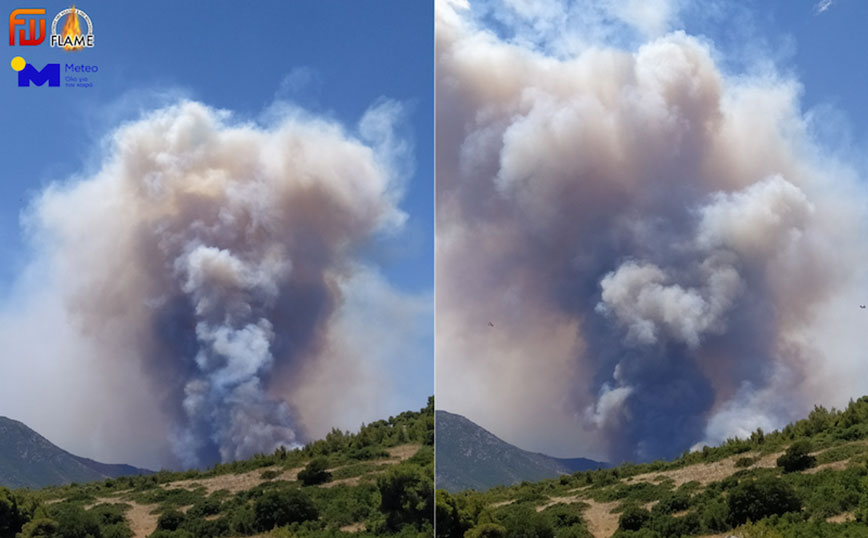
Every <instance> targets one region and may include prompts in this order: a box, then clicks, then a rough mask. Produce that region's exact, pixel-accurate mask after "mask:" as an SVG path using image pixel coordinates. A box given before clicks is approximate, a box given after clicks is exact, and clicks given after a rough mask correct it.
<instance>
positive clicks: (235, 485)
mask: <svg viewBox="0 0 868 538" xmlns="http://www.w3.org/2000/svg"><path fill="white" fill-rule="evenodd" d="M301 470H302V467H298V468H296V469H289V470H285V471H284V470H283V469H282V468H280V467H263V468H262V469H256V470H255V471H248V472H246V473H241V474H222V475H219V476H214V477H211V478H194V479H190V480H178V481H177V482H169V483H167V484H166V485H165V486H164V487H165V489H191V490H192V489H196V488H197V487H199V486H202V487H204V488H205V489H206V490H207V491H208V493H209V494H211V493H214V492H215V491H220V490H221V489H225V490H228V491H229V492H231V493H238V492H240V491H247V490H248V489H251V488H255V487H256V486H258V485H259V484H261V483H263V482H266V480H263V479H262V473H263V472H265V471H276V472H280V475H278V476H277V478H276V480H290V481H291V480H295V479H297V478H298V472H299V471H301ZM281 471H282V472H281Z"/></svg>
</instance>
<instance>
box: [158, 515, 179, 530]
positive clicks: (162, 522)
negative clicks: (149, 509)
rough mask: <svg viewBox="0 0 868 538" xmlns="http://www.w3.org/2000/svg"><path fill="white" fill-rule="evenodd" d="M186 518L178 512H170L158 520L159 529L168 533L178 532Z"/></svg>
mask: <svg viewBox="0 0 868 538" xmlns="http://www.w3.org/2000/svg"><path fill="white" fill-rule="evenodd" d="M185 519H186V516H184V514H182V513H181V512H179V511H177V510H169V511H168V512H166V513H164V514H163V515H161V516H160V519H158V520H157V528H158V529H161V530H166V531H174V530H178V527H180V526H181V524H183V523H184V520H185Z"/></svg>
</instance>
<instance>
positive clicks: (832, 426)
mask: <svg viewBox="0 0 868 538" xmlns="http://www.w3.org/2000/svg"><path fill="white" fill-rule="evenodd" d="M866 462H868V397H863V398H861V399H860V400H858V401H855V402H851V403H850V405H849V406H848V407H847V408H846V409H845V410H843V411H836V410H834V409H833V410H827V409H824V408H822V407H817V408H815V409H814V411H813V412H812V413H811V414H810V416H809V417H808V418H806V419H804V420H801V421H798V422H796V423H794V424H791V425H788V426H787V427H785V428H783V429H782V430H780V431H774V432H771V433H765V432H763V431H762V430H757V431H756V432H754V433H753V434H751V436H750V438H748V439H730V440H728V441H727V442H726V443H724V444H723V445H721V446H719V447H715V448H711V447H706V448H704V449H703V450H701V451H697V452H692V453H686V454H684V455H683V456H682V457H680V458H678V459H675V460H673V461H658V462H652V463H644V464H627V465H621V466H618V467H614V468H610V469H604V470H595V471H584V472H577V473H574V474H572V475H564V476H561V477H560V478H557V479H553V480H543V481H539V482H535V483H527V484H523V485H518V486H511V487H497V488H492V489H491V490H489V491H487V492H484V493H481V492H476V491H465V492H461V493H457V494H450V493H448V492H446V491H443V490H439V489H438V491H437V499H436V510H437V516H436V517H437V536H438V538H459V537H460V538H464V537H467V538H479V537H482V536H485V537H498V536H501V537H502V536H518V535H519V531H520V535H521V536H523V537H529V538H533V537H539V538H552V537H554V538H567V537H570V538H591V537H593V538H610V537H616V538H628V537H634V538H638V537H642V538H666V537H678V536H684V537H688V536H699V537H705V538H724V537H727V536H735V537H737V538H785V537H786V538H789V537H795V538H822V537H837V536H840V537H850V538H854V537H856V538H861V537H868V465H866Z"/></svg>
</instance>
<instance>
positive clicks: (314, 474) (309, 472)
mask: <svg viewBox="0 0 868 538" xmlns="http://www.w3.org/2000/svg"><path fill="white" fill-rule="evenodd" d="M327 468H328V460H327V459H325V458H323V457H319V458H314V459H312V460H310V463H308V464H307V466H306V467H305V468H304V469H302V470H301V471H300V472H299V473H298V479H299V480H301V483H302V484H303V485H305V486H314V485H316V484H322V483H324V482H328V481H329V480H331V478H332V474H331V473H330V472H328V471H327V470H326V469H327Z"/></svg>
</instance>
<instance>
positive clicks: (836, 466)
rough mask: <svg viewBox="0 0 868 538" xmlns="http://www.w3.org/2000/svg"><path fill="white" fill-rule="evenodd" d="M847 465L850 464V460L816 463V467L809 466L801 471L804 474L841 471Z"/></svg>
mask: <svg viewBox="0 0 868 538" xmlns="http://www.w3.org/2000/svg"><path fill="white" fill-rule="evenodd" d="M848 465H850V460H840V461H833V462H829V463H824V464H822V465H817V466H816V467H811V468H810V469H805V470H804V471H802V472H803V473H805V474H814V473H819V472H820V471H843V470H844V469H846V468H847V466H848Z"/></svg>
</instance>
